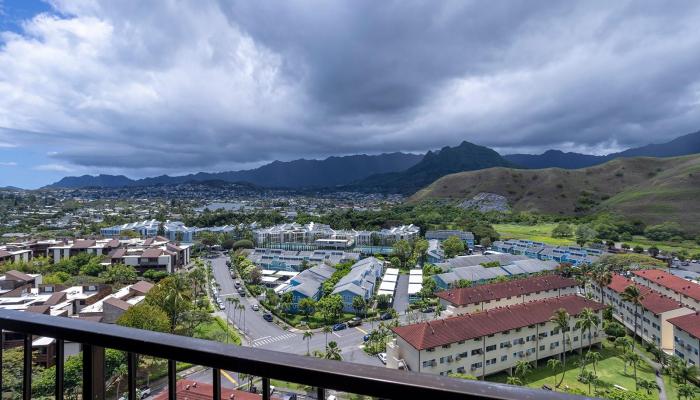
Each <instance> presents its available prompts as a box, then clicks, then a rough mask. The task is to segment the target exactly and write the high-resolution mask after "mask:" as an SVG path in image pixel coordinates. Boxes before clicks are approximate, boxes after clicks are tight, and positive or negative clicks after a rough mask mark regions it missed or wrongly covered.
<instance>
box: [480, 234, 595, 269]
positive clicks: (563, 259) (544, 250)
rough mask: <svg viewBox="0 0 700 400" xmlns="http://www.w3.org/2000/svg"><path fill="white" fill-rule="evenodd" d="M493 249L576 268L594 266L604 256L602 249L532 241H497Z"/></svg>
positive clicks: (492, 246)
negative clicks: (585, 265)
mask: <svg viewBox="0 0 700 400" xmlns="http://www.w3.org/2000/svg"><path fill="white" fill-rule="evenodd" d="M491 249H492V250H494V251H498V252H501V253H509V254H515V255H524V256H526V257H529V258H536V259H539V260H546V261H548V260H551V261H556V262H558V263H569V264H572V265H574V266H578V265H582V264H592V263H594V262H595V261H597V260H598V258H599V257H600V256H602V255H603V251H602V250H600V249H595V248H590V247H575V246H550V245H547V244H545V243H542V242H535V241H532V240H522V239H511V240H505V241H500V240H499V241H495V242H493V244H492V245H491Z"/></svg>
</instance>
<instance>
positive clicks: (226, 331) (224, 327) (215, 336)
mask: <svg viewBox="0 0 700 400" xmlns="http://www.w3.org/2000/svg"><path fill="white" fill-rule="evenodd" d="M227 335H228V340H227V337H226V336H227ZM194 337H196V338H200V339H208V340H216V341H217V342H222V343H235V344H238V345H240V344H241V338H240V336H238V332H236V331H235V330H234V329H233V328H231V327H230V326H228V324H227V323H226V322H224V320H223V319H221V318H220V317H215V318H214V319H212V321H211V322H208V323H205V324H201V325H199V326H198V327H197V328H195V332H194Z"/></svg>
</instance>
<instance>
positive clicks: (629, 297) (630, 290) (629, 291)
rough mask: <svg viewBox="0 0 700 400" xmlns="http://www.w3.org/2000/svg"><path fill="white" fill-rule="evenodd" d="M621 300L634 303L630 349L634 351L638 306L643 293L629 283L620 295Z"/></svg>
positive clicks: (642, 298)
mask: <svg viewBox="0 0 700 400" xmlns="http://www.w3.org/2000/svg"><path fill="white" fill-rule="evenodd" d="M620 297H621V298H622V300H624V301H627V302H629V303H632V304H634V340H633V341H632V351H634V347H635V343H636V342H637V316H638V314H639V306H640V305H641V304H642V300H644V295H643V294H642V292H641V291H640V290H639V288H638V287H637V286H635V285H629V286H627V287H626V288H625V290H624V291H623V292H622V294H621V295H620Z"/></svg>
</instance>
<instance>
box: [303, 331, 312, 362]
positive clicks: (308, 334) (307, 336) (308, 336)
mask: <svg viewBox="0 0 700 400" xmlns="http://www.w3.org/2000/svg"><path fill="white" fill-rule="evenodd" d="M313 336H314V333H313V332H311V331H310V330H305V331H304V335H303V336H302V339H303V340H306V355H307V356H308V355H309V354H311V349H310V348H309V346H310V342H311V338H312V337H313Z"/></svg>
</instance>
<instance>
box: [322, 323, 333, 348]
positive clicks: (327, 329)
mask: <svg viewBox="0 0 700 400" xmlns="http://www.w3.org/2000/svg"><path fill="white" fill-rule="evenodd" d="M331 332H333V328H331V327H330V326H328V325H326V326H324V327H323V333H324V334H325V335H326V347H328V334H329V333H331Z"/></svg>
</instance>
